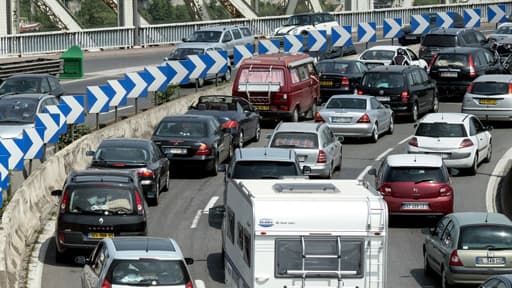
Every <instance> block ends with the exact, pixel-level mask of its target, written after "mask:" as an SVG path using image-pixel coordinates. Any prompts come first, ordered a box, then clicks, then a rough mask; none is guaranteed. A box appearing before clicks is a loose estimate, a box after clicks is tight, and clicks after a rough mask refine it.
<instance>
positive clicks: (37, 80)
mask: <svg viewBox="0 0 512 288" xmlns="http://www.w3.org/2000/svg"><path fill="white" fill-rule="evenodd" d="M2 94H49V95H53V96H55V97H60V96H62V95H63V94H64V89H63V88H62V86H61V85H60V83H59V79H58V78H57V77H55V76H53V75H50V74H16V75H13V76H10V77H8V78H7V79H5V80H4V81H3V82H2V84H1V85H0V95H2Z"/></svg>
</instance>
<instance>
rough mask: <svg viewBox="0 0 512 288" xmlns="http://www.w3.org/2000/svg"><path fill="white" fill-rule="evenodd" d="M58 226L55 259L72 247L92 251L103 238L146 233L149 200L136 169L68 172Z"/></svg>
mask: <svg viewBox="0 0 512 288" xmlns="http://www.w3.org/2000/svg"><path fill="white" fill-rule="evenodd" d="M53 194H57V195H61V199H60V208H59V212H58V216H57V224H56V225H55V244H56V247H57V251H56V260H57V261H58V262H60V261H63V260H64V259H65V256H66V254H67V253H68V252H70V251H73V250H92V249H93V248H94V247H95V246H96V244H97V243H98V242H99V241H100V240H101V239H103V238H110V237H118V236H137V235H139V236H144V235H146V234H147V223H148V219H147V216H148V215H147V211H149V209H148V207H147V204H146V201H144V197H143V195H142V193H141V186H140V184H139V180H138V176H137V173H136V172H135V171H130V170H126V171H121V170H84V171H73V172H71V173H69V175H68V177H67V178H66V182H65V184H64V188H63V189H62V190H56V191H54V193H53Z"/></svg>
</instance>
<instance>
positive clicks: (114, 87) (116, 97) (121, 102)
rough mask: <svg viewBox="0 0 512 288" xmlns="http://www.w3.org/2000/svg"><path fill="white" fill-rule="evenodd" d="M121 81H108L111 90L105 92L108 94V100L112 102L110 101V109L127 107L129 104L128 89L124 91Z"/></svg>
mask: <svg viewBox="0 0 512 288" xmlns="http://www.w3.org/2000/svg"><path fill="white" fill-rule="evenodd" d="M121 81H122V80H107V85H106V86H109V87H110V88H108V89H105V91H106V92H107V96H108V98H110V101H108V106H109V107H118V106H125V105H126V104H127V103H128V98H126V89H124V87H123V85H122V84H121ZM126 81H128V80H126Z"/></svg>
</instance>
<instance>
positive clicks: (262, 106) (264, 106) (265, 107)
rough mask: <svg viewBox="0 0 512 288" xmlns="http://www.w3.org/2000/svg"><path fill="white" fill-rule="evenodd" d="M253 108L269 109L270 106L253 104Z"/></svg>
mask: <svg viewBox="0 0 512 288" xmlns="http://www.w3.org/2000/svg"><path fill="white" fill-rule="evenodd" d="M254 108H255V109H256V110H260V111H268V110H270V107H269V106H267V105H254Z"/></svg>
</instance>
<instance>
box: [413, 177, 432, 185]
mask: <svg viewBox="0 0 512 288" xmlns="http://www.w3.org/2000/svg"><path fill="white" fill-rule="evenodd" d="M430 181H436V179H433V178H425V179H421V180H418V181H415V182H414V184H419V183H423V182H430Z"/></svg>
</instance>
